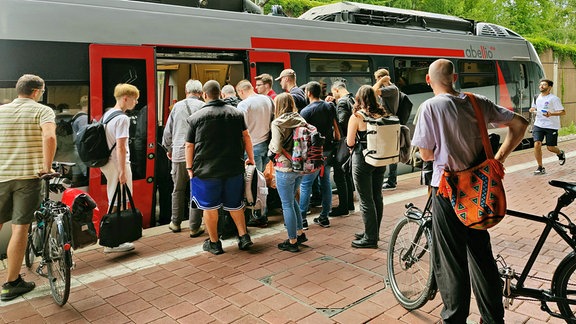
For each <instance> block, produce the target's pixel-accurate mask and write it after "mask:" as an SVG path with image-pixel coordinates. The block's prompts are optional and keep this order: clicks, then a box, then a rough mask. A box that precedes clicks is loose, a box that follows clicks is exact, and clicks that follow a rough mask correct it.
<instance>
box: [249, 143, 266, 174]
mask: <svg viewBox="0 0 576 324" xmlns="http://www.w3.org/2000/svg"><path fill="white" fill-rule="evenodd" d="M252 149H253V150H254V161H255V162H256V169H258V171H260V172H264V167H265V166H266V164H267V163H268V141H265V142H262V143H258V144H256V145H254V146H253V147H252Z"/></svg>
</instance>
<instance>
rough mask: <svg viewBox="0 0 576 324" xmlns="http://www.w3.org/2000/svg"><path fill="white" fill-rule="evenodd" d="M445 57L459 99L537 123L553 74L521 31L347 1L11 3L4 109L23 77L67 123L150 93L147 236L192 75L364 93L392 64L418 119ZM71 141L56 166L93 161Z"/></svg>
mask: <svg viewBox="0 0 576 324" xmlns="http://www.w3.org/2000/svg"><path fill="white" fill-rule="evenodd" d="M180 2H184V1H180ZM192 2H194V1H192ZM192 2H190V3H192ZM196 2H198V1H196ZM232 2H233V1H231V2H230V3H232ZM438 58H447V59H450V60H452V61H453V62H454V63H455V66H456V69H457V73H458V75H459V79H458V83H457V87H458V89H459V90H460V89H461V90H465V91H472V92H476V93H480V94H482V95H485V96H487V97H488V98H490V99H492V100H494V101H495V102H497V103H498V104H500V105H502V106H505V107H507V108H509V109H513V110H514V111H517V112H519V113H523V114H524V115H527V114H528V113H527V112H528V109H529V108H530V101H531V100H532V96H533V94H535V93H537V86H538V80H539V79H540V78H542V77H543V76H544V73H543V69H542V66H541V64H540V61H539V58H538V56H537V53H536V52H535V50H534V48H533V47H532V45H531V44H530V43H529V42H528V41H526V40H525V39H524V38H522V37H521V36H519V35H517V34H515V33H514V32H512V31H510V30H508V29H505V28H502V27H500V26H496V25H491V24H482V23H476V22H473V21H470V20H466V19H461V18H457V17H451V16H445V15H437V14H430V13H423V12H417V11H410V10H400V9H393V8H386V7H381V6H371V5H365V4H357V3H351V2H342V3H338V4H334V5H327V6H322V7H318V8H314V9H312V10H310V11H309V12H307V13H305V14H304V15H302V17H300V18H288V17H279V16H271V15H261V14H251V13H247V12H233V11H223V10H214V9H206V8H197V7H191V6H182V5H177V4H166V3H154V2H151V1H150V2H148V1H127V0H0V62H2V63H1V64H0V100H4V101H11V100H12V99H14V98H15V96H16V94H15V92H14V85H15V83H16V80H17V79H18V78H19V77H20V76H21V75H22V74H24V73H33V74H37V75H39V76H41V77H42V78H44V80H45V81H46V89H47V91H46V94H45V95H44V97H43V102H44V103H46V104H54V105H55V106H56V108H55V109H57V112H58V114H57V118H58V120H59V121H62V120H63V121H68V120H69V119H70V118H71V117H72V116H73V115H74V114H75V113H76V112H77V111H78V109H79V107H78V106H77V103H78V102H79V100H80V98H81V97H82V96H83V95H88V96H89V116H90V119H100V118H101V116H102V114H103V113H104V111H105V109H106V108H108V107H112V106H113V105H114V98H113V95H112V94H113V88H114V86H115V85H116V84H117V83H121V82H128V83H132V84H134V85H136V86H137V87H138V88H139V89H140V91H141V96H140V99H139V104H138V106H137V107H136V109H135V111H134V112H133V113H132V114H131V115H130V116H131V118H132V121H133V127H132V128H131V134H130V150H131V163H132V169H133V173H134V187H135V189H134V191H135V192H134V197H135V199H136V205H137V207H138V208H139V209H140V210H141V211H142V213H143V214H144V216H145V226H154V225H155V220H156V217H155V216H154V215H155V211H156V208H155V206H156V197H157V196H158V195H157V193H156V192H157V187H158V186H159V184H161V183H162V182H163V181H165V180H166V179H168V178H169V177H170V164H169V162H167V161H164V160H165V158H163V157H164V155H165V152H163V150H162V148H161V147H160V146H159V143H161V135H162V126H163V124H164V122H165V120H166V118H167V116H168V114H169V107H170V106H171V104H172V103H173V102H174V101H176V100H181V99H183V98H184V90H183V88H184V84H185V82H186V81H187V80H188V79H190V78H193V79H198V80H200V81H201V82H205V81H207V80H210V79H215V80H218V81H219V82H220V83H221V84H225V83H229V84H233V85H235V84H236V83H237V82H238V81H240V80H242V79H249V80H251V81H254V78H255V77H256V76H257V75H259V74H261V73H269V74H271V75H272V76H274V77H277V76H278V75H279V74H280V72H281V71H282V70H283V69H285V68H292V69H294V70H295V71H296V74H297V83H298V84H299V85H302V84H304V83H306V82H308V81H311V80H316V81H319V82H322V83H324V84H326V89H327V91H329V89H330V85H331V83H332V82H334V81H335V80H338V79H345V80H346V82H347V84H348V87H349V90H350V91H351V92H355V91H356V89H358V87H359V86H360V85H362V84H373V82H374V78H373V73H374V71H376V70H377V69H379V68H387V69H388V70H389V71H390V73H391V76H392V80H393V82H395V83H396V84H397V85H398V86H399V87H400V89H401V90H402V91H403V92H405V93H406V94H408V95H409V96H410V99H411V100H412V102H413V103H414V106H415V109H414V110H413V116H412V117H411V121H412V120H413V117H414V114H415V112H416V110H417V109H416V108H417V107H418V106H419V104H420V103H421V102H423V101H424V100H426V99H427V98H430V97H431V96H432V95H433V94H432V92H431V89H430V87H428V86H427V85H426V82H425V75H426V72H427V68H428V66H429V64H430V63H431V62H433V61H434V60H436V59H438ZM343 62H346V63H343ZM274 88H275V90H276V92H280V91H282V90H281V89H280V88H279V84H278V83H277V82H276V83H275V84H274ZM58 145H59V147H58V152H57V156H56V159H57V160H61V161H72V162H79V163H81V162H80V161H78V159H77V157H76V156H75V155H74V145H73V143H72V136H69V135H62V136H60V135H59V137H58ZM78 169H81V168H78ZM83 176H86V177H85V178H83ZM74 180H75V183H76V185H88V188H89V193H90V195H91V196H92V197H93V198H94V199H95V200H96V201H97V202H98V205H99V209H100V210H101V211H105V210H106V202H107V199H106V192H105V185H104V184H105V179H104V178H103V177H102V175H101V173H100V170H99V169H88V171H87V173H86V174H84V172H83V171H82V170H79V171H76V173H75V179H74ZM166 190H167V189H166V188H164V191H166ZM164 194H165V193H164ZM160 196H162V193H160ZM160 199H162V197H161V198H160Z"/></svg>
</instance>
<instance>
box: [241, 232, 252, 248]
mask: <svg viewBox="0 0 576 324" xmlns="http://www.w3.org/2000/svg"><path fill="white" fill-rule="evenodd" d="M252 244H254V243H252V240H251V239H250V235H248V233H246V234H244V235H242V236H239V237H238V248H239V249H240V250H248V248H249V247H250V246H251V245H252Z"/></svg>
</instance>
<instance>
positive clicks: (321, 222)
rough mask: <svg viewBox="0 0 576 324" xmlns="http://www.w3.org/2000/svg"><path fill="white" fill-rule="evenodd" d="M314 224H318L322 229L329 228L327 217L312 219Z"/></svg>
mask: <svg viewBox="0 0 576 324" xmlns="http://www.w3.org/2000/svg"><path fill="white" fill-rule="evenodd" d="M314 223H315V224H318V225H320V226H322V227H324V228H326V227H330V220H328V217H317V218H314Z"/></svg>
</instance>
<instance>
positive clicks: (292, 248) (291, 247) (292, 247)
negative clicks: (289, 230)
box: [278, 240, 300, 252]
mask: <svg viewBox="0 0 576 324" xmlns="http://www.w3.org/2000/svg"><path fill="white" fill-rule="evenodd" d="M278 248H279V249H280V250H282V251H289V252H300V249H299V248H298V242H296V243H294V244H292V243H290V240H286V241H284V242H282V243H279V244H278Z"/></svg>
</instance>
